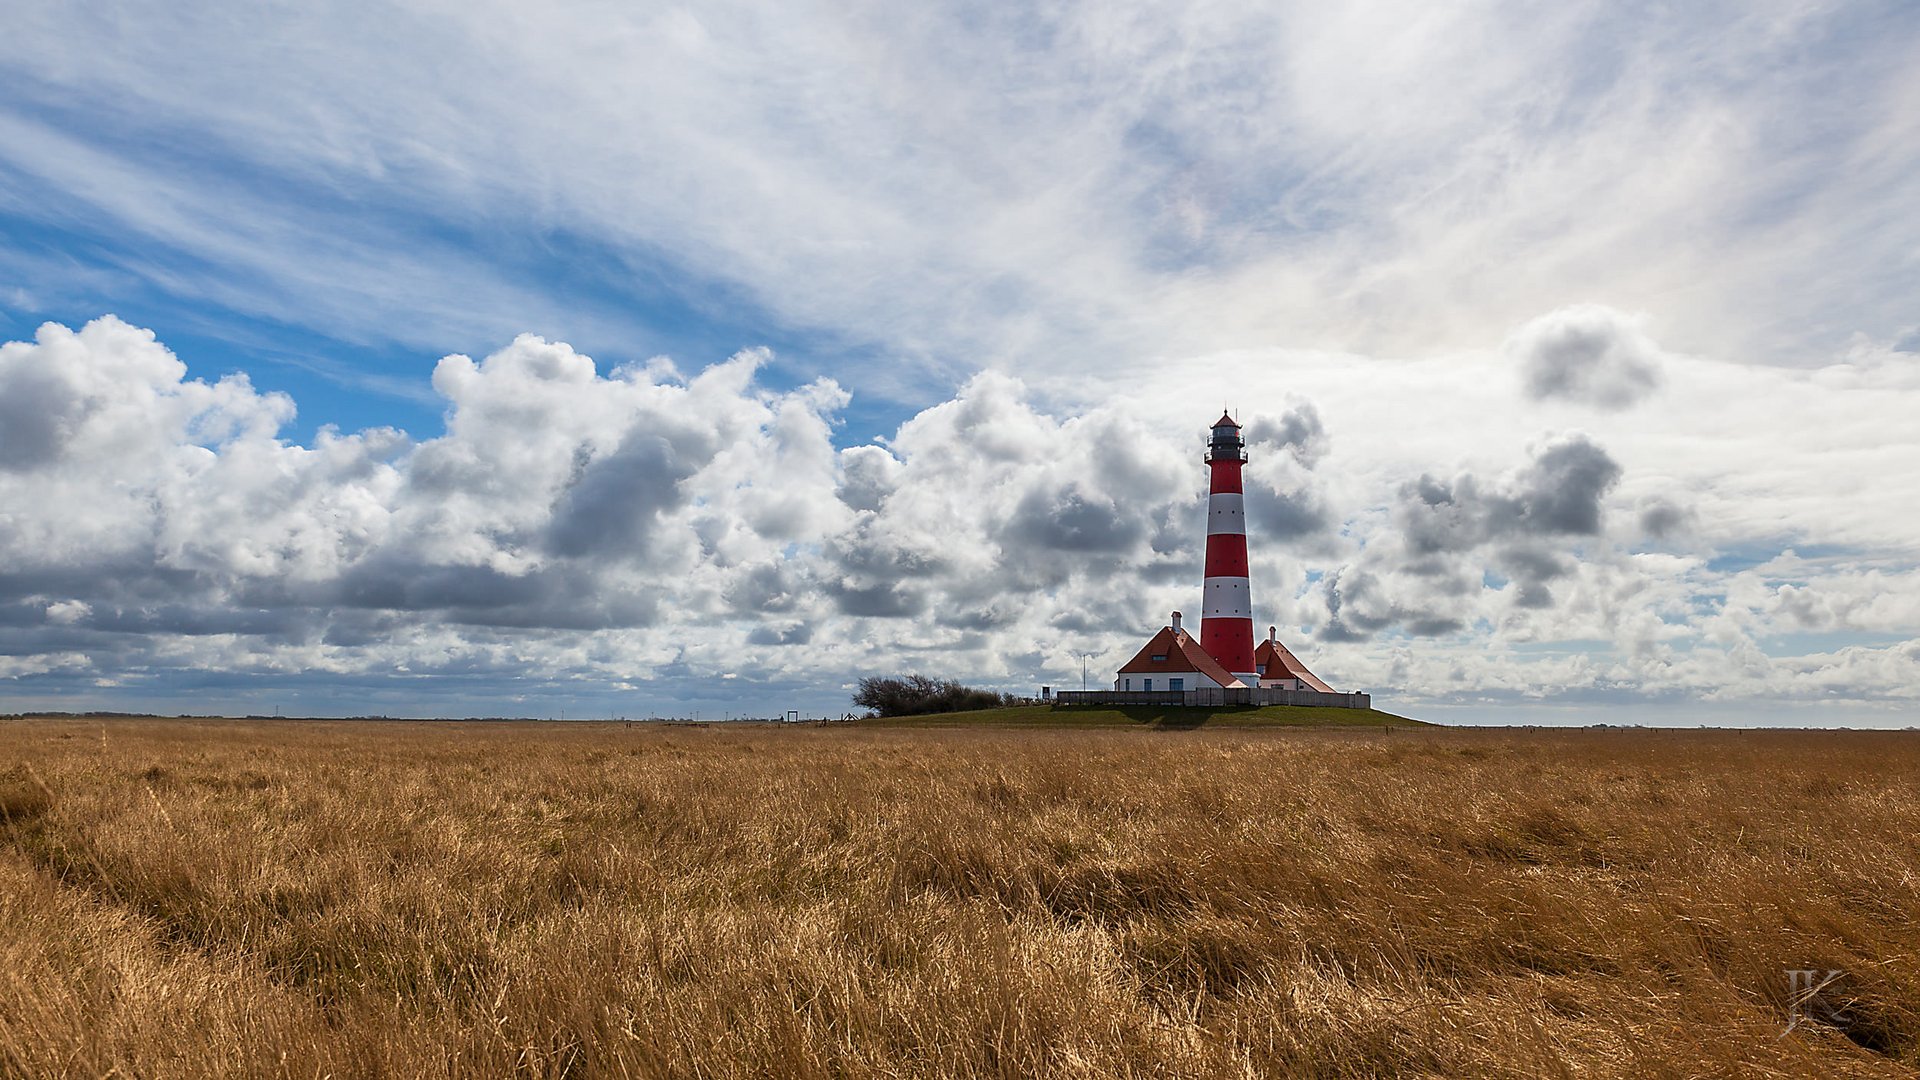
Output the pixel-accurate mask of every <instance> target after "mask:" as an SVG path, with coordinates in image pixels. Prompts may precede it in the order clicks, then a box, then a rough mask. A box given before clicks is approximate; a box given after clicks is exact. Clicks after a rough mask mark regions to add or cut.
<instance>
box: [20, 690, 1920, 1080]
mask: <svg viewBox="0 0 1920 1080" xmlns="http://www.w3.org/2000/svg"><path fill="white" fill-rule="evenodd" d="M0 814H4V817H5V822H4V824H0V1073H4V1075H7V1076H19V1077H61V1076H106V1075H113V1076H120V1077H189V1076H191V1077H199V1076H247V1077H252V1076H289V1077H321V1076H336V1077H358V1076H385V1077H468V1076H508V1075H525V1076H577V1077H601V1076H682V1077H708V1076H712V1077H726V1076H783V1077H784V1076H796V1077H805V1076H844V1077H866V1076H876V1077H879V1076H987V1075H991V1076H1020V1077H1025V1076H1041V1077H1051V1076H1068V1077H1118V1076H1207V1077H1213V1076H1221V1077H1225V1076H1292V1075H1301V1076H1387V1075H1394V1076H1516V1077H1536V1076H1636V1077H1640V1076H1646V1077H1656V1076H1740V1077H1746V1076H1795V1077H1800V1076H1816V1075H1819V1076H1908V1075H1912V1074H1913V1072H1914V1067H1915V1065H1916V1063H1920V963H1917V960H1920V918H1917V917H1920V896H1917V889H1920V874H1917V873H1916V872H1917V871H1920V736H1916V735H1909V734H1905V733H1891V732H1890V733H1845V732H1841V733H1825V734H1820V733H1754V732H1707V731H1684V732H1671V731H1670V732H1657V731H1571V732H1542V731H1514V732H1496V731H1454V730H1439V729H1421V730H1404V729H1403V730H1397V731H1387V730H1327V729H1268V730H1255V729H1213V728H1202V729H1199V730H1192V731H1158V730H1065V731H1057V730H969V729H915V728H912V727H893V728H871V727H862V726H859V725H853V726H839V727H827V728H818V727H810V728H800V729H785V728H774V727H764V726H745V725H741V726H736V727H727V728H723V727H716V726H707V727H683V726H680V727H668V726H647V725H635V726H634V727H631V728H628V727H623V726H619V725H588V724H578V725H531V724H526V725H520V724H466V725H460V724H429V723H397V722H396V723H378V722H368V723H353V722H250V723H249V722H212V721H202V722H191V721H111V720H110V721H105V722H100V721H50V720H49V721H16V722H8V723H0ZM1795 969H1798V970H1811V971H1816V972H1818V973H1819V980H1821V981H1824V982H1825V985H1824V986H1823V987H1821V988H1820V989H1819V990H1818V991H1817V992H1815V993H1811V994H1803V995H1801V996H1802V997H1805V998H1806V1000H1804V1001H1797V1000H1795V999H1794V996H1793V990H1794V988H1793V986H1792V985H1791V984H1790V980H1791V978H1792V977H1791V976H1789V975H1788V972H1789V971H1790V970H1795ZM1830 972H1832V973H1837V974H1835V975H1833V976H1832V977H1831V979H1830V980H1829V978H1828V973H1830ZM1795 1015H1798V1016H1800V1017H1801V1018H1802V1019H1801V1020H1800V1021H1799V1022H1798V1023H1796V1024H1793V1026H1792V1030H1788V1028H1789V1022H1790V1018H1791V1017H1793V1016H1795Z"/></svg>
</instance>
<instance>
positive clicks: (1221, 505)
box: [1207, 491, 1247, 536]
mask: <svg viewBox="0 0 1920 1080" xmlns="http://www.w3.org/2000/svg"><path fill="white" fill-rule="evenodd" d="M1216 533H1225V534H1237V535H1240V536H1245V535H1247V497H1246V496H1245V495H1242V494H1240V493H1239V492H1237V491H1216V492H1214V493H1213V494H1211V495H1209V496H1207V535H1208V536H1213V535H1215V534H1216Z"/></svg>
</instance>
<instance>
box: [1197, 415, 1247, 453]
mask: <svg viewBox="0 0 1920 1080" xmlns="http://www.w3.org/2000/svg"><path fill="white" fill-rule="evenodd" d="M1204 460H1206V461H1208V462H1215V461H1245V460H1247V441H1246V440H1245V439H1242V438H1241V437H1240V425H1239V424H1236V423H1234V421H1233V417H1231V416H1228V415H1227V413H1226V411H1225V410H1222V411H1221V413H1220V419H1219V420H1218V421H1216V422H1215V423H1214V425H1213V441H1212V442H1210V443H1208V444H1207V453H1206V457H1205V458H1204Z"/></svg>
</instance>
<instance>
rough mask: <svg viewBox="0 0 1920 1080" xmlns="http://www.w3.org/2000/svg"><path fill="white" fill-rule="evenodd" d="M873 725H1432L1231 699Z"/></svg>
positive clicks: (1025, 708) (1022, 708)
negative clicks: (1200, 704) (1214, 703)
mask: <svg viewBox="0 0 1920 1080" xmlns="http://www.w3.org/2000/svg"><path fill="white" fill-rule="evenodd" d="M860 723H861V724H863V725H872V726H876V727H1036V728H1038V727H1069V728H1071V727H1098V728H1113V727H1151V728H1175V729H1178V728H1197V727H1430V726H1432V725H1429V724H1427V723H1426V722H1424V721H1421V720H1414V719H1411V718H1409V717H1405V716H1395V715H1394V714H1392V713H1387V712H1381V711H1380V710H1378V709H1336V708H1331V707H1328V706H1324V705H1265V706H1258V707H1256V706H1252V705H1229V706H1222V707H1220V708H1177V707H1174V706H1167V705H1122V706H1106V705H1014V706H1009V707H1007V708H1001V709H976V710H973V711H971V712H951V713H933V714H930V715H927V716H894V717H882V718H877V719H873V720H862V721H860Z"/></svg>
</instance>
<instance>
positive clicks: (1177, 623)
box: [1173, 611, 1180, 634]
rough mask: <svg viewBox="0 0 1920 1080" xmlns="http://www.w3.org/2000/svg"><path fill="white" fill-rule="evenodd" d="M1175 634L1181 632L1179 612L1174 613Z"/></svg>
mask: <svg viewBox="0 0 1920 1080" xmlns="http://www.w3.org/2000/svg"><path fill="white" fill-rule="evenodd" d="M1173 632H1174V633H1176V634H1177V633H1179V632H1180V613H1179V612H1177V611H1176V612H1174V613H1173Z"/></svg>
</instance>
